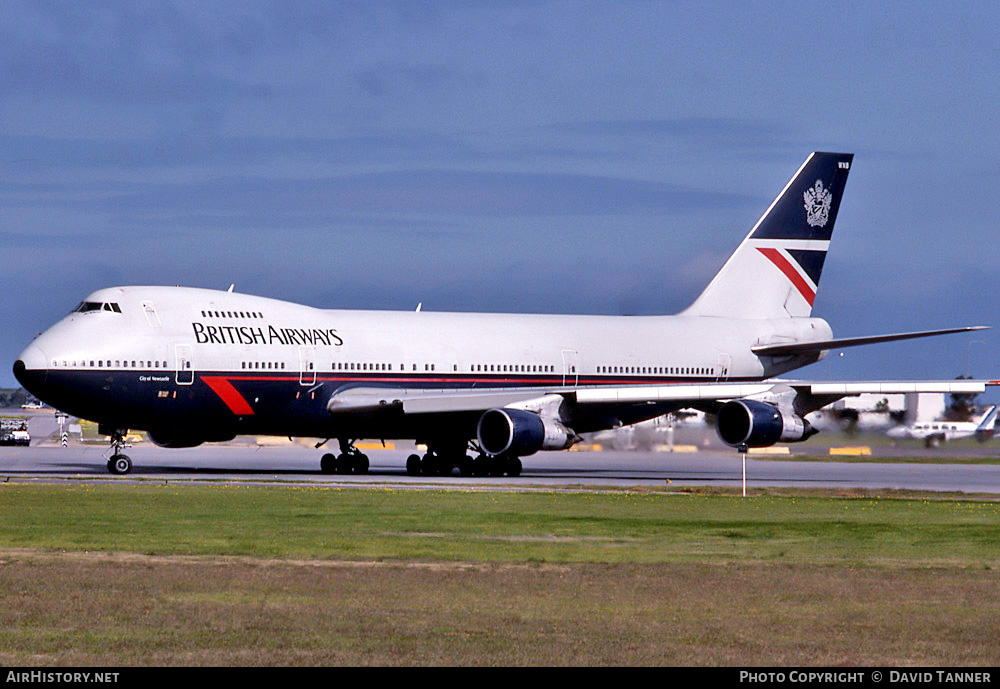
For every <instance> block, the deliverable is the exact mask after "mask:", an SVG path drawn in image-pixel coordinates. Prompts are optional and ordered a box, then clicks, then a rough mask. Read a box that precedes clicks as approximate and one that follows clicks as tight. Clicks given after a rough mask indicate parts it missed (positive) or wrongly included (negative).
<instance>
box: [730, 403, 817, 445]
mask: <svg viewBox="0 0 1000 689" xmlns="http://www.w3.org/2000/svg"><path fill="white" fill-rule="evenodd" d="M715 429H716V431H718V433H719V437H720V438H722V442H724V443H725V444H726V445H730V446H732V447H739V446H740V445H746V446H747V447H769V446H770V445H774V444H775V443H778V442H782V443H794V442H799V441H801V440H805V439H806V438H808V437H810V436H812V435H815V434H816V433H817V431H816V429H815V428H813V427H812V426H811V425H810V424H809V422H808V421H806V420H805V419H803V418H802V417H800V416H798V415H796V414H792V413H788V412H785V413H782V411H781V410H780V409H778V408H777V407H776V406H774V405H773V404H768V403H767V402H757V401H755V400H734V401H732V402H726V403H725V404H723V405H722V408H721V409H720V410H719V414H718V416H717V417H716V421H715Z"/></svg>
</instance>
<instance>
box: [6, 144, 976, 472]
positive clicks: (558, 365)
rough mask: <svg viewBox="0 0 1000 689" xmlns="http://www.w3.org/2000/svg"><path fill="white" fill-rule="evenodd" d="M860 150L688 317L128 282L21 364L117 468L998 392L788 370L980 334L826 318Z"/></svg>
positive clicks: (757, 231)
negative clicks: (793, 374)
mask: <svg viewBox="0 0 1000 689" xmlns="http://www.w3.org/2000/svg"><path fill="white" fill-rule="evenodd" d="M852 159H853V155H851V154H847V153H813V154H812V155H810V156H809V157H808V158H807V159H806V161H805V162H804V163H803V164H802V166H801V167H800V168H799V170H798V172H796V173H795V175H794V176H793V177H792V179H791V180H790V181H789V182H788V184H787V185H786V186H785V188H784V189H783V190H782V191H781V193H780V194H779V195H778V197H777V198H776V199H775V200H774V202H773V203H772V204H771V205H770V207H768V209H767V210H766V211H765V212H764V215H763V216H761V218H760V220H758V221H757V223H756V224H755V225H754V226H753V228H752V229H751V230H750V233H749V234H748V235H747V237H746V238H745V239H744V240H743V242H742V243H741V244H740V245H739V247H738V248H737V249H736V251H735V252H734V253H733V255H732V256H731V257H730V258H729V260H728V261H727V262H726V263H725V265H724V266H723V267H722V269H721V270H720V271H719V273H718V274H717V275H716V276H715V278H714V279H713V280H712V281H711V283H710V284H709V285H708V287H707V288H706V289H705V291H704V292H702V294H701V295H700V296H699V297H698V298H697V299H696V300H695V302H694V303H693V304H692V305H691V306H690V307H688V308H687V309H686V310H684V311H683V312H681V313H680V314H677V315H674V316H630V317H625V316H570V315H529V314H493V313H435V312H427V311H420V310H417V311H413V312H393V311H349V310H325V309H316V308H312V307H308V306H301V305H298V304H292V303H288V302H282V301H276V300H273V299H266V298H263V297H256V296H250V295H246V294H238V293H234V292H232V291H231V290H230V291H228V292H225V291H214V290H208V289H194V288H187V287H112V288H108V289H102V290H99V291H97V292H94V293H93V294H91V295H89V296H88V297H86V299H84V300H83V301H82V302H81V303H80V305H79V306H77V308H76V309H74V310H73V312H72V313H70V314H69V315H68V316H66V317H65V318H64V319H62V320H61V321H59V322H58V323H56V324H55V325H54V326H52V327H51V328H49V329H48V330H47V331H45V332H44V333H43V334H41V335H40V336H39V337H38V338H37V339H35V341H34V342H32V343H31V344H30V345H29V346H28V347H27V348H26V349H25V350H24V351H23V352H22V353H21V355H20V357H19V358H18V360H17V361H16V363H15V364H14V375H15V376H16V377H17V379H18V380H19V381H20V382H21V384H22V385H24V387H25V388H26V389H27V390H29V391H30V392H31V393H32V394H33V395H35V396H37V397H38V398H39V399H41V400H44V401H45V402H46V403H48V404H50V405H52V406H53V407H56V408H57V409H60V410H62V411H64V412H67V413H69V414H72V415H75V416H79V417H81V418H85V419H90V420H93V421H96V422H98V424H99V428H100V432H101V433H103V434H106V435H109V436H110V437H111V447H112V448H113V452H114V454H113V455H112V456H111V458H110V459H109V460H108V470H109V471H111V472H113V473H127V472H128V471H130V470H131V468H132V462H131V460H130V459H129V458H128V457H127V456H126V455H124V454H122V452H121V449H122V445H123V438H124V436H125V434H126V432H127V430H128V429H141V430H146V431H148V433H149V437H150V438H151V439H152V440H153V442H155V443H157V444H159V445H162V446H165V447H175V448H176V447H192V446H195V445H199V444H201V443H204V442H217V441H226V440H230V439H232V438H233V437H235V436H236V435H240V434H254V435H277V436H304V437H314V438H317V439H318V440H320V441H322V442H319V443H317V447H320V446H321V445H322V444H323V442H325V441H326V440H329V439H334V438H336V439H337V440H338V442H339V446H340V452H339V453H338V454H337V455H334V454H332V453H329V454H325V455H324V456H323V457H322V459H321V461H320V468H321V470H322V471H324V472H335V471H336V472H359V473H360V472H366V471H367V470H368V458H367V457H365V456H364V454H362V453H361V452H360V451H358V450H357V449H356V448H355V445H354V443H355V441H356V440H358V439H362V438H367V439H415V440H416V441H418V442H420V443H423V444H426V446H427V447H428V451H427V453H426V454H425V455H424V456H423V457H419V456H417V455H413V456H411V457H410V458H409V461H408V463H407V470H408V471H409V472H410V473H425V474H439V473H451V472H452V471H453V469H454V468H455V467H456V466H457V467H458V468H459V470H460V471H461V473H462V474H463V475H502V474H508V475H517V474H519V473H520V471H521V462H520V459H519V458H520V457H523V456H526V455H530V454H533V453H535V452H537V451H539V450H559V449H566V448H569V447H570V446H571V445H573V443H574V442H576V441H577V440H578V439H579V435H578V434H580V433H585V432H590V431H599V430H604V429H610V428H614V427H618V426H621V425H627V424H633V423H636V422H640V421H644V420H647V419H651V418H654V417H657V416H659V415H661V414H664V413H666V412H671V411H676V410H678V409H682V408H696V409H701V410H705V411H711V412H713V413H715V414H717V418H718V424H717V430H718V433H719V435H720V437H721V438H722V439H723V441H725V442H726V443H728V444H729V445H731V446H734V447H745V446H767V445H773V444H774V443H777V442H795V441H799V440H803V439H805V438H807V437H809V436H810V435H811V434H813V433H814V432H815V431H814V429H812V428H811V427H810V426H809V424H808V423H807V422H806V421H805V420H804V418H803V417H804V416H805V415H806V414H808V413H809V412H811V411H814V410H816V409H819V408H820V407H822V406H824V405H827V404H829V403H831V402H833V401H835V400H837V399H840V398H841V397H844V396H847V395H853V394H860V393H862V392H881V393H890V392H923V391H927V392H936V391H940V392H982V391H983V390H984V389H985V385H987V384H991V383H987V382H984V381H941V382H908V383H898V382H897V383H890V382H879V381H875V382H864V383H828V382H824V383H818V382H808V381H777V380H772V379H773V378H774V377H775V376H778V375H780V374H783V373H786V372H788V371H792V370H794V369H797V368H800V367H802V366H805V365H807V364H811V363H813V362H816V361H818V360H820V359H821V358H823V356H824V355H825V354H826V353H827V352H828V351H829V350H831V349H834V348H838V347H852V346H856V345H863V344H870V343H874V342H888V341H892V340H900V339H906V338H912V337H923V336H927V335H936V334H944V333H952V332H959V331H963V330H974V329H976V328H955V329H949V330H935V331H922V332H913V333H901V334H894V335H878V336H874V337H854V338H847V339H834V338H833V333H832V331H831V329H830V326H829V325H828V324H827V322H826V321H824V320H823V319H820V318H813V317H812V316H811V313H812V305H813V301H814V299H815V297H816V290H817V288H818V286H819V281H820V275H821V273H822V270H823V265H824V261H825V259H826V253H827V249H828V247H829V245H830V237H831V234H832V232H833V226H834V222H835V221H836V219H837V212H838V210H839V208H840V202H841V199H842V197H843V194H844V186H845V184H846V182H847V175H848V173H849V172H850V169H851V163H852ZM993 383H995V381H994V382H993ZM470 451H471V452H472V453H473V454H472V455H469V454H468V453H469V452H470Z"/></svg>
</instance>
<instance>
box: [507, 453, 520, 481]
mask: <svg viewBox="0 0 1000 689" xmlns="http://www.w3.org/2000/svg"><path fill="white" fill-rule="evenodd" d="M507 475H508V476H511V477H514V476H520V475H521V460H520V459H518V458H517V457H511V458H510V459H508V460H507Z"/></svg>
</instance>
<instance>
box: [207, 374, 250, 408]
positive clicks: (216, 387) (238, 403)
mask: <svg viewBox="0 0 1000 689" xmlns="http://www.w3.org/2000/svg"><path fill="white" fill-rule="evenodd" d="M202 380H204V381H205V383H206V384H207V385H208V387H210V388H212V392H214V393H215V394H216V395H218V396H219V397H220V398H221V399H222V401H223V402H225V403H226V406H227V407H229V410H230V411H231V412H233V413H234V414H238V415H240V416H251V415H252V414H253V408H252V407H251V406H250V404H249V403H248V402H247V401H246V400H245V399H243V395H241V394H240V392H239V390H237V389H236V388H234V387H233V384H232V383H230V382H229V380H228V379H226V378H222V377H219V376H204V377H203V378H202Z"/></svg>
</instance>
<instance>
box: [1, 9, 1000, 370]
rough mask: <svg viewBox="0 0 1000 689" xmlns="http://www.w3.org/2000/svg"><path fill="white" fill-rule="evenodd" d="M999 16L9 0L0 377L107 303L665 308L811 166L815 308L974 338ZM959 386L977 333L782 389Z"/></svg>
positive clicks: (900, 349) (991, 311)
mask: <svg viewBox="0 0 1000 689" xmlns="http://www.w3.org/2000/svg"><path fill="white" fill-rule="evenodd" d="M997 26H1000V5H998V4H997V3H996V2H995V1H994V2H982V3H977V2H962V3H955V4H950V3H937V2H919V1H918V2H905V3H904V2H900V3H884V2H870V3H829V2H821V3H820V2H815V3H814V2H800V1H799V2H787V3H786V2H762V3H751V2H747V3H732V2H723V3H714V2H630V1H628V0H615V1H614V2H531V1H528V0H518V1H510V0H507V1H504V2H485V1H475V0H465V1H463V2H446V1H443V2H426V3H425V2H376V1H373V0H365V1H363V2H357V3H351V2H288V1H286V2H280V3H276V2H259V3H258V2H239V3H236V2H232V3H226V2H209V3H206V2H139V1H136V0H129V1H128V2H120V3H117V2H99V1H95V2H88V3H72V2H46V1H44V0H30V1H28V2H19V1H17V0H5V2H4V3H3V4H2V6H0V247H2V258H0V265H2V266H3V279H2V280H0V364H2V365H0V386H4V387H8V386H15V385H16V382H15V380H14V377H13V375H12V373H11V365H12V364H13V362H14V360H15V359H16V357H17V354H18V353H19V352H20V351H21V350H22V349H23V348H24V347H25V346H26V345H27V344H28V343H29V342H30V341H31V339H32V338H33V337H34V336H35V334H37V333H38V332H40V331H42V330H44V329H45V328H47V327H48V326H49V325H51V324H52V323H54V322H55V321H57V320H58V319H60V318H61V317H63V316H64V315H65V314H66V313H67V312H69V311H70V310H71V309H72V308H73V307H74V306H75V305H76V304H77V303H78V302H80V301H81V300H82V299H83V298H84V297H85V296H86V295H87V294H88V293H89V292H91V291H93V290H95V289H98V288H101V287H107V286H114V285H125V284H170V285H173V284H180V285H191V286H197V287H209V288H217V289H226V288H228V287H229V285H230V284H235V285H236V290H237V291H240V292H245V293H250V294H259V295H263V296H269V297H274V298H279V299H286V300H291V301H296V302H300V303H305V304H309V305H312V306H316V307H321V308H371V309H413V308H415V307H416V305H417V303H418V302H422V303H423V309H425V310H440V311H504V312H542V313H599V314H663V313H675V312H677V311H680V310H682V309H683V308H685V307H686V306H688V305H689V304H690V303H691V302H692V301H693V300H694V299H695V297H697V295H698V294H699V292H700V291H701V289H702V288H703V287H704V286H705V285H706V284H707V283H708V281H709V280H710V279H711V277H712V275H714V273H715V272H716V271H717V270H718V269H719V268H720V267H721V265H722V263H723V262H724V261H725V259H726V257H727V256H728V255H729V254H730V253H731V252H732V251H733V249H735V247H736V246H737V245H738V244H739V242H740V241H741V240H742V238H743V237H744V236H745V235H746V233H747V232H748V231H749V229H750V227H751V226H752V225H753V223H754V222H755V221H756V220H757V218H758V217H759V216H760V214H761V213H762V212H763V211H764V209H765V208H766V207H767V206H768V204H769V203H770V202H771V200H772V199H773V198H774V197H775V195H777V193H778V192H780V191H781V189H782V187H783V186H784V184H785V182H786V181H787V180H788V179H789V178H790V177H791V175H792V174H793V173H794V172H795V170H796V169H797V168H798V166H799V165H800V164H801V163H802V161H803V160H804V159H805V157H806V156H807V155H808V154H809V153H810V152H811V151H814V150H828V151H845V152H853V153H854V154H855V158H854V165H853V168H852V170H851V176H850V179H849V181H848V183H847V190H846V193H845V196H844V199H843V202H842V205H841V208H840V214H839V216H838V219H837V226H836V231H835V233H834V236H833V243H832V245H831V249H830V252H829V255H828V257H827V260H826V264H825V266H824V271H823V280H822V283H821V286H820V290H819V292H818V295H817V298H816V302H815V305H814V309H813V315H814V316H819V317H822V318H825V319H826V320H827V321H828V322H829V323H830V324H831V326H832V328H833V331H834V334H835V336H839V337H847V336H860V335H872V334H878V333H885V332H902V331H909V330H920V329H931V328H946V327H953V326H961V325H988V326H993V327H994V328H996V327H997V326H1000V319H998V318H997V316H996V309H995V304H996V266H997V265H998V260H997V259H998V253H1000V248H998V243H997V235H998V233H997V229H998V226H1000V224H998V220H1000V193H998V189H1000V136H998V133H1000V127H998V124H1000V115H998V113H1000V59H997V58H998V54H997V48H996V27H997ZM605 336H607V335H605ZM3 362H6V363H3ZM966 374H969V375H975V376H978V377H993V378H997V377H1000V334H998V331H997V330H991V331H985V332H977V333H974V334H971V335H952V336H946V337H942V338H935V339H932V340H920V341H911V342H904V343H895V344H884V345H874V346H871V347H863V348H855V349H849V350H844V354H843V356H839V355H838V354H836V353H835V354H832V355H831V356H829V357H828V358H827V359H826V360H824V361H823V362H820V363H819V364H816V365H814V366H811V367H809V368H806V369H803V370H802V371H800V372H799V375H801V376H802V377H811V378H818V379H831V380H838V379H857V380H864V379H873V378H874V379H882V378H889V379H924V378H928V379H940V378H954V377H955V376H958V375H966Z"/></svg>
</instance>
